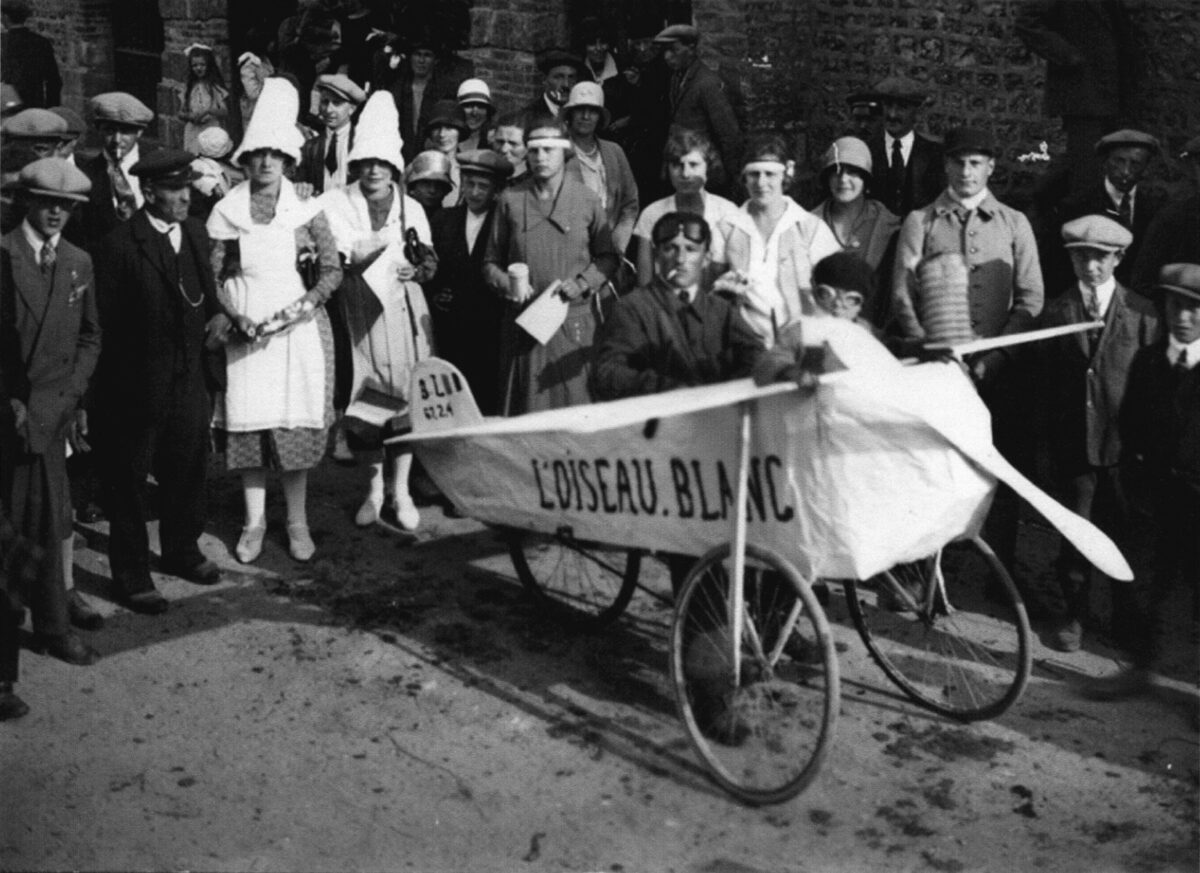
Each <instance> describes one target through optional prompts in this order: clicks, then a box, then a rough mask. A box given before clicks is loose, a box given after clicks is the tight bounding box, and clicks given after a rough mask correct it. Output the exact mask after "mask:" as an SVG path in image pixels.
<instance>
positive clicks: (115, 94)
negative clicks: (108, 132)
mask: <svg viewBox="0 0 1200 873" xmlns="http://www.w3.org/2000/svg"><path fill="white" fill-rule="evenodd" d="M89 106H90V107H91V110H92V119H93V120H94V121H95V122H96V123H97V124H99V123H101V122H106V121H107V122H110V123H112V124H123V125H125V126H126V127H139V128H141V127H145V126H146V125H147V124H149V123H150V122H151V121H153V120H154V112H153V111H151V109H150V107H148V106H147V105H146V104H145V103H143V102H142V101H141V100H139V99H137V98H136V97H134V96H133V95H132V94H126V93H125V92H124V91H109V92H107V93H105V94H97V95H96V96H95V97H93V98H92V100H91V103H90V104H89Z"/></svg>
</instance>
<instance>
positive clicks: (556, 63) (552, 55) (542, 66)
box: [537, 49, 583, 75]
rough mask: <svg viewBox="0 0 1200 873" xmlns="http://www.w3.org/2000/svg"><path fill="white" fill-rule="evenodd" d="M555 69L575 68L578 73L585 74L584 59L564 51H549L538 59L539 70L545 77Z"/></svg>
mask: <svg viewBox="0 0 1200 873" xmlns="http://www.w3.org/2000/svg"><path fill="white" fill-rule="evenodd" d="M555 67H574V68H575V70H576V72H578V73H580V74H582V73H583V58H581V57H579V56H578V55H573V54H571V53H570V52H568V51H564V50H563V49H547V50H546V51H544V52H542V53H541V54H540V55H538V57H537V68H538V70H540V71H541V73H542V74H543V75H545V74H547V73H549V72H550V71H551V70H553V69H554V68H555Z"/></svg>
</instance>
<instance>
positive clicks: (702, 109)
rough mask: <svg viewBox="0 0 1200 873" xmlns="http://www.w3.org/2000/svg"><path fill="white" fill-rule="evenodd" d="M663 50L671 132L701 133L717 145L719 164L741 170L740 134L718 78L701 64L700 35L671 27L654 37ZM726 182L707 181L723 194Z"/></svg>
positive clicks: (690, 29)
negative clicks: (668, 83)
mask: <svg viewBox="0 0 1200 873" xmlns="http://www.w3.org/2000/svg"><path fill="white" fill-rule="evenodd" d="M654 42H655V43H657V44H658V45H660V46H662V50H663V60H664V61H666V64H667V69H669V70H670V71H671V80H670V85H669V87H668V91H667V100H668V104H669V113H670V118H671V127H672V128H685V129H687V130H694V131H697V132H698V133H702V134H704V135H705V136H707V137H708V138H709V140H710V141H711V142H712V143H713V144H714V145H716V147H717V151H719V152H720V153H721V161H722V163H723V164H724V165H725V166H726V167H727V168H728V167H737V166H740V162H741V157H742V154H741V151H742V131H741V127H740V126H739V125H738V120H737V116H736V115H735V114H734V112H733V105H732V103H730V101H729V96H728V95H727V94H726V93H725V85H724V84H723V83H722V82H721V77H720V76H718V75H717V74H716V73H715V72H713V70H711V69H710V68H709V67H708V65H707V64H705V63H704V62H703V61H702V60H700V49H699V43H700V31H698V30H697V29H696V28H695V27H693V26H692V25H690V24H672V25H671V26H669V27H667V28H664V29H663V30H662V31H661V32H659V34H658V35H657V36H656V37H654ZM728 181H729V180H728V179H716V178H712V179H710V186H709V187H710V188H711V189H712V190H714V191H717V192H721V191H723V190H725V188H726V185H727V184H728Z"/></svg>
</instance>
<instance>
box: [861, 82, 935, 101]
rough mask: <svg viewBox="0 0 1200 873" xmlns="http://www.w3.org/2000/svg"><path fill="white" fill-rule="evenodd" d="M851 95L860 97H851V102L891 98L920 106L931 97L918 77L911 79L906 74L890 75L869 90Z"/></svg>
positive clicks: (891, 99)
mask: <svg viewBox="0 0 1200 873" xmlns="http://www.w3.org/2000/svg"><path fill="white" fill-rule="evenodd" d="M851 97H852V98H858V99H851V101H850V102H851V103H861V102H867V101H872V102H883V101H884V100H890V101H893V102H895V103H909V104H912V105H913V106H919V105H921V104H922V103H924V102H925V100H926V99H927V98H928V97H929V91H928V90H927V89H926V87H925V86H924V85H922V84H921V83H920V82H918V81H917V80H916V79H909V78H907V77H905V76H888V77H887V78H886V79H880V80H879V81H878V82H876V83H875V84H874V85H872V86H871V87H870V89H868V90H867V91H863V92H859V93H858V94H854V95H851ZM864 98H865V99H864Z"/></svg>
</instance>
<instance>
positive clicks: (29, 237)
mask: <svg viewBox="0 0 1200 873" xmlns="http://www.w3.org/2000/svg"><path fill="white" fill-rule="evenodd" d="M21 232H22V233H24V234H25V242H27V243H29V247H30V248H31V249H33V253H34V255H35V256H37V257H40V256H41V254H42V246H44V245H45V244H46V243H47V242H49V243H50V245H52V246H54V248H56V249H57V248H58V243H59V240H60V239H61V238H62V234H61V233H56V234H54V236H52V237H50V238H49V239H46V237H44V236H42V235H41V234H40V233H38V232H37V231H36V230H34V229H33V225H32V224H30V223H29V219H28V218H26V219H25V220H24V221H22V222H21Z"/></svg>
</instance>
